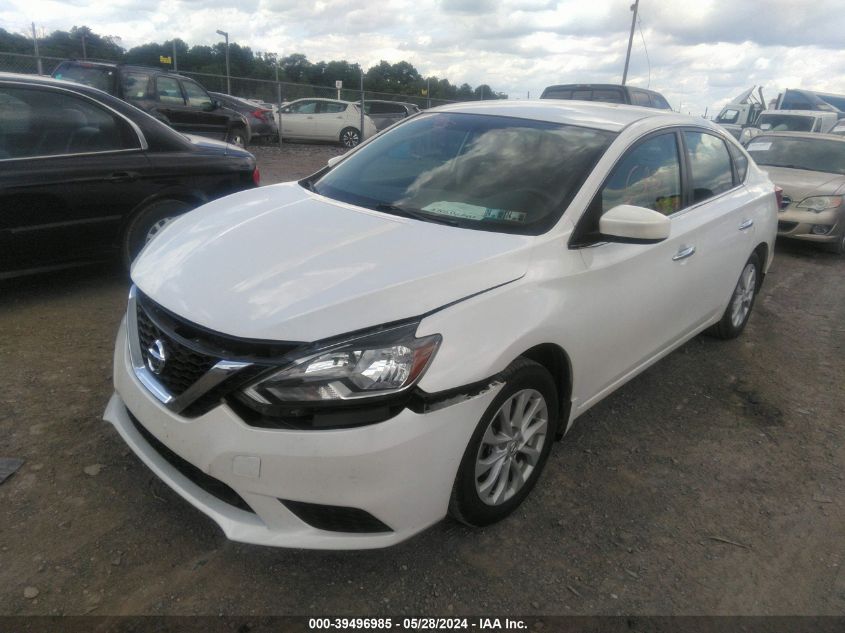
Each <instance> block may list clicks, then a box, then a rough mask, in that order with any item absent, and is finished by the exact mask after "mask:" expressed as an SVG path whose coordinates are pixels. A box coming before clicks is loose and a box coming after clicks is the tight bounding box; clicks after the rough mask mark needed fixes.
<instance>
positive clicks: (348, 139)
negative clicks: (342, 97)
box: [279, 98, 378, 147]
mask: <svg viewBox="0 0 845 633" xmlns="http://www.w3.org/2000/svg"><path fill="white" fill-rule="evenodd" d="M279 114H280V115H281V116H280V118H281V121H282V137H283V138H287V139H296V140H301V141H333V142H335V143H340V144H341V145H343V146H345V147H355V146H356V145H358V143H360V142H361V110H360V109H359V107H358V104H356V103H352V102H351V101H339V100H337V99H316V98H315V99H297V100H296V101H291V102H290V103H286V104H283V105H282V108H281V110H280V111H279ZM377 131H378V130H377V129H376V126H375V124H374V123H373V120H372V119H371V118H370V117H368V116H366V115H364V135H365V137H366V138H369V137H371V136H373V135H374V134H375V133H376V132H377Z"/></svg>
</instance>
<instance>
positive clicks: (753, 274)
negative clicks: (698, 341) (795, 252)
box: [709, 253, 761, 340]
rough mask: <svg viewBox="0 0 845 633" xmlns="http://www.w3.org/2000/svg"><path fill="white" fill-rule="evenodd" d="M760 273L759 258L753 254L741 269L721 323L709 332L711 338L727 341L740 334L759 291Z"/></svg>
mask: <svg viewBox="0 0 845 633" xmlns="http://www.w3.org/2000/svg"><path fill="white" fill-rule="evenodd" d="M749 271H750V272H749ZM760 273H761V266H760V257H759V256H758V255H757V253H753V254H752V255H751V257H749V258H748V261H747V262H746V263H745V266H743V267H742V272H741V273H740V275H739V279H738V280H737V282H736V286H735V287H734V291H733V294H731V300H730V302H729V303H728V307H727V308H725V313H724V314H723V315H722V319H721V321H719V322H718V323H717V324H716V325H715V326H713V327H712V328H711V329H710V330H709V332H710V333H711V334H712V335H713V336H715V337H717V338H721V339H725V340H727V339H732V338H736V337H737V336H739V335H740V334H742V331H743V330H744V329H745V324H746V323H748V318H749V317H750V316H751V309H752V308H753V307H754V299H755V298H756V297H757V291H758V290H759V289H760V280H761V274H760ZM748 285H751V287H750V288H749V287H748Z"/></svg>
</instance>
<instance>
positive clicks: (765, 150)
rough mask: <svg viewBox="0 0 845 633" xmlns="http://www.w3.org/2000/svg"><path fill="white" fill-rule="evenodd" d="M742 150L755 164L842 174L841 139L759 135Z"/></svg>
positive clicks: (844, 170) (843, 148)
mask: <svg viewBox="0 0 845 633" xmlns="http://www.w3.org/2000/svg"><path fill="white" fill-rule="evenodd" d="M746 150H747V151H748V153H749V154H751V156H752V158H754V161H755V162H756V163H757V164H758V165H769V166H771V167H788V168H790V169H805V170H807V171H820V172H825V173H831V174H841V175H845V142H843V141H836V140H830V139H824V138H818V139H816V138H789V137H786V136H766V135H763V134H761V135H760V136H757V137H755V138H754V140H753V141H751V143H749V144H748V147H747V148H746Z"/></svg>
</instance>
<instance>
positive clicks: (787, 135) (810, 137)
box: [749, 130, 845, 144]
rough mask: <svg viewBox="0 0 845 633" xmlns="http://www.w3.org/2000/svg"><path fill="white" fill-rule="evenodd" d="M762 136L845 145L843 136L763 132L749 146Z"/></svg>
mask: <svg viewBox="0 0 845 633" xmlns="http://www.w3.org/2000/svg"><path fill="white" fill-rule="evenodd" d="M764 136H783V137H785V138H804V139H808V140H811V141H814V140H827V141H839V142H840V143H845V136H842V135H841V134H820V133H819V132H785V131H784V132H768V131H766V130H764V131H763V132H761V133H760V134H758V135H757V136H755V137H754V138H752V139H751V140H750V141H749V144H751V143H753V142H754V141H756V140H757V139H759V138H762V137H764Z"/></svg>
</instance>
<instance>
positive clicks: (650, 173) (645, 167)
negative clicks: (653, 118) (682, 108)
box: [599, 133, 682, 215]
mask: <svg viewBox="0 0 845 633" xmlns="http://www.w3.org/2000/svg"><path fill="white" fill-rule="evenodd" d="M678 156H679V154H678V142H677V138H676V136H675V134H674V133H668V134H661V135H660V136H655V137H654V138H651V139H648V140H646V141H644V142H642V143H640V144H639V145H637V146H636V147H635V148H634V149H632V150H631V151H629V152H628V154H626V155H625V157H624V158H622V160H621V161H620V162H619V163H618V164H617V165H616V167H615V168H614V169H613V171H612V172H611V174H610V177H609V178H608V180H607V182H606V183H605V185H604V187H602V189H601V191H600V192H599V196H600V205H601V213H605V212H607V211H609V210H610V209H612V208H613V207H615V206H618V205H620V204H630V205H633V206H637V207H645V208H646V209H652V210H654V211H659V212H660V213H663V214H664V215H671V214H673V213H675V211H678V210H680V208H681V201H682V198H681V165H680V161H679V159H678Z"/></svg>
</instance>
